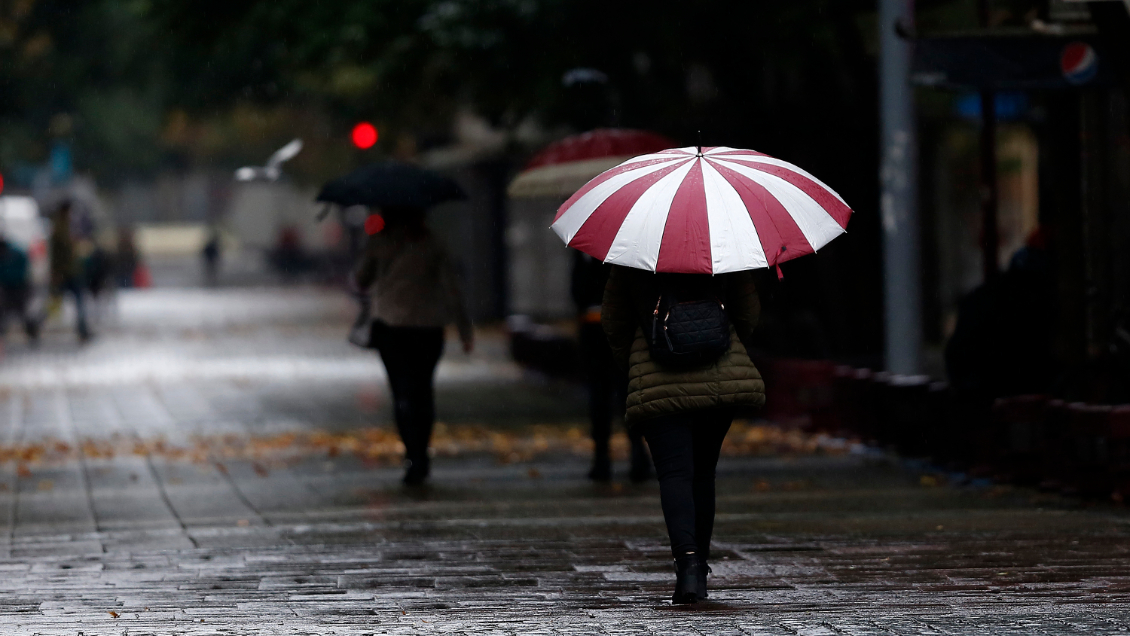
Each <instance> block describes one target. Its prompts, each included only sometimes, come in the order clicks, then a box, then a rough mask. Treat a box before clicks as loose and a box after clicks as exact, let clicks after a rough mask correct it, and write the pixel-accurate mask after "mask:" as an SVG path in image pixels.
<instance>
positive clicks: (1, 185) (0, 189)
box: [0, 174, 4, 192]
mask: <svg viewBox="0 0 1130 636" xmlns="http://www.w3.org/2000/svg"><path fill="white" fill-rule="evenodd" d="M3 191H4V175H2V174H0V192H3Z"/></svg>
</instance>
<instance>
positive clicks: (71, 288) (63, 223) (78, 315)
mask: <svg viewBox="0 0 1130 636" xmlns="http://www.w3.org/2000/svg"><path fill="white" fill-rule="evenodd" d="M71 208H72V205H71V202H70V201H63V203H62V204H60V205H59V209H58V211H57V212H56V214H55V219H54V221H53V222H52V224H51V236H50V237H49V238H48V247H49V249H50V252H51V254H50V260H51V289H52V293H53V294H54V295H56V296H62V295H63V294H70V295H71V296H72V297H74V301H75V329H76V331H77V332H78V337H79V339H81V340H83V341H86V340H89V339H90V336H91V333H90V326H89V325H88V324H87V320H86V299H85V290H84V287H85V285H84V284H83V282H84V281H83V272H82V263H81V262H80V261H79V258H78V254H77V253H76V249H75V240H74V237H73V235H72V234H71Z"/></svg>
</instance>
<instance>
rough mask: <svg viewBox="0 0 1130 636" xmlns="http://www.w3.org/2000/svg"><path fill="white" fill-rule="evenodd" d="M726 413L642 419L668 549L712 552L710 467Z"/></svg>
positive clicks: (725, 423)
mask: <svg viewBox="0 0 1130 636" xmlns="http://www.w3.org/2000/svg"><path fill="white" fill-rule="evenodd" d="M732 420H733V416H732V415H730V414H729V413H707V412H703V413H688V414H685V415H675V416H668V417H665V418H661V419H657V420H655V421H653V422H647V423H645V424H642V425H641V427H642V428H643V436H644V439H646V440H647V446H648V448H649V449H651V460H652V461H653V462H655V472H656V474H657V475H658V476H659V499H660V502H661V503H662V504H663V519H664V521H666V522H667V534H668V535H670V537H671V552H672V553H673V554H674V555H675V556H681V555H683V554H686V553H688V552H697V553H698V554H701V555H703V556H705V557H709V556H710V536H711V535H712V534H713V533H714V469H715V468H716V467H717V466H718V453H719V452H720V451H721V450H722V440H723V439H724V438H725V437H726V431H728V430H730V422H731V421H732Z"/></svg>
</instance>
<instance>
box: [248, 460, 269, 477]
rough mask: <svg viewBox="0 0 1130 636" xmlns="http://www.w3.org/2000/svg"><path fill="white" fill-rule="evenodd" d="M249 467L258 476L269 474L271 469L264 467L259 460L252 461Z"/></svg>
mask: <svg viewBox="0 0 1130 636" xmlns="http://www.w3.org/2000/svg"><path fill="white" fill-rule="evenodd" d="M251 468H252V470H254V471H255V474H256V475H259V476H260V477H266V476H267V475H270V474H271V471H269V470H267V469H266V468H264V467H263V465H262V464H260V463H259V462H252V463H251Z"/></svg>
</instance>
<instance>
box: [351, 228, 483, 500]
mask: <svg viewBox="0 0 1130 636" xmlns="http://www.w3.org/2000/svg"><path fill="white" fill-rule="evenodd" d="M382 213H383V214H382V216H383V220H384V224H385V225H384V228H383V230H381V231H379V232H376V233H374V234H373V235H371V236H370V237H369V242H368V245H367V247H366V250H365V253H364V256H363V257H362V258H361V261H360V262H359V263H358V265H357V269H356V270H355V272H354V278H355V282H356V284H357V287H358V289H360V290H362V291H363V292H365V291H368V293H367V294H366V295H365V296H364V299H365V302H371V303H372V311H371V312H370V314H369V315H370V326H369V338H368V340H369V342H368V344H369V346H371V347H374V348H376V349H377V350H378V351H379V352H380V354H381V360H382V361H383V362H384V365H385V369H386V370H387V371H388V379H389V384H390V386H391V388H392V397H393V402H394V412H395V417H396V428H397V431H398V432H399V433H400V439H401V441H403V442H404V449H405V452H404V454H405V459H406V460H407V464H408V467H407V471H406V472H405V474H404V483H405V484H407V485H419V484H422V483H423V482H424V480H425V479H427V477H428V472H429V468H430V462H429V459H428V445H429V443H430V441H431V436H432V426H433V424H434V423H435V393H434V377H435V369H436V364H437V363H438V362H439V358H440V356H441V355H442V354H443V344H444V327H445V326H446V325H447V324H449V323H452V322H454V323H455V325H456V326H457V327H458V330H459V339H460V340H461V341H462V343H463V351H464V352H466V353H470V352H471V350H472V349H473V347H474V335H473V331H472V329H471V321H470V319H469V318H468V317H467V311H466V307H465V306H464V303H463V294H462V291H461V289H460V286H459V282H458V278H457V276H456V274H455V270H454V267H453V265H452V262H451V259H450V257H449V256H448V254H447V250H445V249H444V247H443V246H442V245H441V244H440V242H439V241H438V240H437V239H436V238H435V237H434V236H433V235H432V234H431V232H430V231H429V230H428V227H427V224H426V222H425V212H424V210H423V209H422V208H414V207H404V208H385V209H383V210H382ZM370 288H371V291H370Z"/></svg>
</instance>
